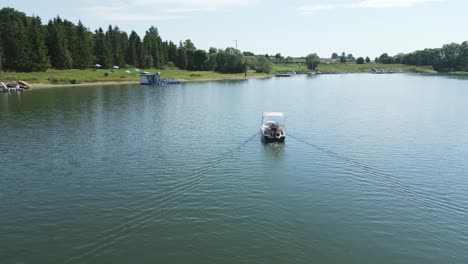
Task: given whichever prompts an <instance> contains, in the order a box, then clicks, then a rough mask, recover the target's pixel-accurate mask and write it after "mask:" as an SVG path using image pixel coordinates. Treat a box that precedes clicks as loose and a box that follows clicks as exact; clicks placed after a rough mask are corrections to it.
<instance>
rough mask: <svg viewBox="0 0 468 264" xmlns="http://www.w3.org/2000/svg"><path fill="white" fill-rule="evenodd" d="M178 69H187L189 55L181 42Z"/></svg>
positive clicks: (178, 52) (177, 62)
mask: <svg viewBox="0 0 468 264" xmlns="http://www.w3.org/2000/svg"><path fill="white" fill-rule="evenodd" d="M176 65H177V67H179V69H182V70H185V69H187V54H186V53H185V47H184V45H183V44H182V41H181V42H179V47H178V48H177V61H176Z"/></svg>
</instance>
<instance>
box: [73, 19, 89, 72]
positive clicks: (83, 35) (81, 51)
mask: <svg viewBox="0 0 468 264" xmlns="http://www.w3.org/2000/svg"><path fill="white" fill-rule="evenodd" d="M75 41H76V43H75V50H74V52H73V54H74V56H73V67H74V68H76V69H86V68H89V67H91V65H92V63H93V35H92V33H91V32H89V30H88V29H87V28H86V27H85V26H84V25H83V23H82V22H81V21H78V26H77V27H76V39H75Z"/></svg>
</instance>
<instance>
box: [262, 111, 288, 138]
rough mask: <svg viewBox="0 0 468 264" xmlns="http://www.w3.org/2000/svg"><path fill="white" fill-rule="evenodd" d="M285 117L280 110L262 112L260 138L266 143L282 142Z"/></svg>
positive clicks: (284, 131) (284, 136)
mask: <svg viewBox="0 0 468 264" xmlns="http://www.w3.org/2000/svg"><path fill="white" fill-rule="evenodd" d="M285 124H286V117H285V115H284V113H282V112H264V113H263V115H262V125H261V126H260V131H261V132H262V139H263V140H264V142H266V143H270V142H284V140H285V139H286V130H285V128H284V127H285Z"/></svg>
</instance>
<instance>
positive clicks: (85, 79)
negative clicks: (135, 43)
mask: <svg viewBox="0 0 468 264" xmlns="http://www.w3.org/2000/svg"><path fill="white" fill-rule="evenodd" d="M129 71H130V73H127V72H126V70H124V69H119V70H113V71H110V70H101V69H99V70H48V71H46V72H28V73H25V72H0V81H2V82H9V81H18V80H23V81H26V82H29V83H31V84H35V83H42V84H82V83H97V82H129V81H135V82H136V81H138V80H139V75H140V72H137V71H135V70H133V69H132V70H129ZM141 71H148V72H152V73H155V72H158V71H160V72H161V73H162V74H161V78H171V79H178V80H187V81H196V80H213V79H241V78H244V77H245V76H244V73H235V74H222V73H217V72H213V71H186V70H177V69H168V70H157V69H146V70H141ZM106 73H107V75H108V76H105V75H106ZM266 76H267V74H263V73H255V72H253V71H249V72H248V73H247V77H266Z"/></svg>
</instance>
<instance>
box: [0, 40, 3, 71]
mask: <svg viewBox="0 0 468 264" xmlns="http://www.w3.org/2000/svg"><path fill="white" fill-rule="evenodd" d="M2 61H3V47H2V42H1V41H0V72H2V71H3V66H2Z"/></svg>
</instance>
